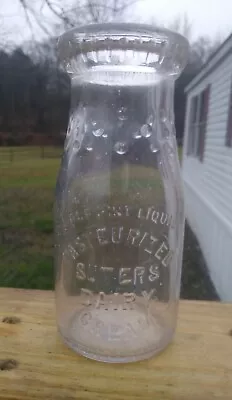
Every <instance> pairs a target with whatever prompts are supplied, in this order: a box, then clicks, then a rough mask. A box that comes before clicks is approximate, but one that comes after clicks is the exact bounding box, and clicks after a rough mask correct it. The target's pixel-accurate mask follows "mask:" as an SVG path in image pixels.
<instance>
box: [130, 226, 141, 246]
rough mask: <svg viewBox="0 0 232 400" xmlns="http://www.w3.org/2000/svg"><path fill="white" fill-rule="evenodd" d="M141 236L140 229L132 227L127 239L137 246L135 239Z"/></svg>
mask: <svg viewBox="0 0 232 400" xmlns="http://www.w3.org/2000/svg"><path fill="white" fill-rule="evenodd" d="M139 237H140V230H139V229H130V230H129V233H128V237H127V241H128V242H129V243H131V244H132V245H133V246H135V245H136V244H135V241H136V240H137V239H138V238H139Z"/></svg>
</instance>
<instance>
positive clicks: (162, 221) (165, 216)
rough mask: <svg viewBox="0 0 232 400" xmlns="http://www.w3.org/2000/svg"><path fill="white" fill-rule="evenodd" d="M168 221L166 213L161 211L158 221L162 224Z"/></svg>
mask: <svg viewBox="0 0 232 400" xmlns="http://www.w3.org/2000/svg"><path fill="white" fill-rule="evenodd" d="M167 221H168V214H165V213H163V212H162V214H161V217H160V223H161V224H162V225H164V224H165V223H167Z"/></svg>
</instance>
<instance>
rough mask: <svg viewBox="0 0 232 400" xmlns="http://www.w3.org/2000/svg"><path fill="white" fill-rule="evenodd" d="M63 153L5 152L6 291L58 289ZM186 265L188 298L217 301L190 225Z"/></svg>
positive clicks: (1, 247)
mask: <svg viewBox="0 0 232 400" xmlns="http://www.w3.org/2000/svg"><path fill="white" fill-rule="evenodd" d="M10 152H11V153H13V160H12V159H11V158H10ZM60 153H61V151H60V149H56V148H46V149H41V148H38V147H37V148H30V149H28V148H15V149H14V148H11V149H9V148H1V147H0V287H1V286H7V287H19V288H34V289H52V288H53V275H54V274H53V214H52V209H53V202H54V188H55V181H56V176H57V171H58V168H59V164H60ZM43 157H44V158H43ZM183 260H184V261H183V275H182V291H181V294H182V297H184V298H196V299H208V300H210V299H216V298H217V296H216V294H215V292H214V289H213V287H212V285H211V283H210V280H209V278H208V276H207V274H205V273H204V269H205V263H204V259H203V257H202V253H201V250H200V248H199V245H198V243H197V241H196V238H195V237H194V235H193V233H192V232H191V230H190V228H189V227H188V226H187V227H186V235H185V248H184V259H183Z"/></svg>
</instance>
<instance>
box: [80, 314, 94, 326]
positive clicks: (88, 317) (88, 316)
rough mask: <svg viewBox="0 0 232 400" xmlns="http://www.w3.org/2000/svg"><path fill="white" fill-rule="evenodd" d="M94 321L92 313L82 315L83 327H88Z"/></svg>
mask: <svg viewBox="0 0 232 400" xmlns="http://www.w3.org/2000/svg"><path fill="white" fill-rule="evenodd" d="M91 319H92V314H91V313H90V312H85V313H84V314H82V315H81V317H80V320H81V323H82V325H84V326H85V325H88V323H89V321H91Z"/></svg>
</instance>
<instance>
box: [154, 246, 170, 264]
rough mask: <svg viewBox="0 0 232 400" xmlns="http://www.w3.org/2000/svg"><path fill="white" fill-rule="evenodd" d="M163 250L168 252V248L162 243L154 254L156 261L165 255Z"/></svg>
mask: <svg viewBox="0 0 232 400" xmlns="http://www.w3.org/2000/svg"><path fill="white" fill-rule="evenodd" d="M165 250H168V247H167V245H166V243H165V242H162V244H161V246H160V247H159V248H158V250H157V252H156V253H155V257H156V258H157V260H161V257H162V255H163V254H164V253H165Z"/></svg>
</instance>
